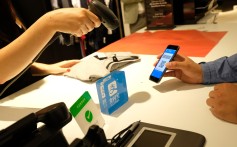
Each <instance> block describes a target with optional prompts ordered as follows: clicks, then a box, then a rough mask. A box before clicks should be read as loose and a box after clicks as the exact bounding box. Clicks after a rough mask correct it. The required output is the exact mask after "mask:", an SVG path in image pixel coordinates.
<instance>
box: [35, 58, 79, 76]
mask: <svg viewBox="0 0 237 147" xmlns="http://www.w3.org/2000/svg"><path fill="white" fill-rule="evenodd" d="M79 62H80V60H66V61H61V62H58V63H54V64H43V63H33V64H32V66H31V73H32V75H34V76H43V75H50V74H53V75H60V74H64V73H66V72H69V71H70V68H71V67H72V66H73V65H75V64H77V63H79Z"/></svg>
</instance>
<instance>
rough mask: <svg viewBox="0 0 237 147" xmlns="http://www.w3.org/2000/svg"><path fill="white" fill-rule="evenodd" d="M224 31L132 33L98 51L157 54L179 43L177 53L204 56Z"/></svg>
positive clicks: (221, 36)
mask: <svg viewBox="0 0 237 147" xmlns="http://www.w3.org/2000/svg"><path fill="white" fill-rule="evenodd" d="M225 34H226V32H203V31H197V30H164V31H156V32H144V33H134V34H131V35H129V36H127V37H124V38H122V39H120V40H118V41H116V42H114V43H111V44H109V45H108V46H106V47H104V48H102V49H101V50H99V52H132V53H134V54H151V55H158V54H160V53H162V52H163V51H164V49H165V48H166V47H167V45H169V44H174V45H179V46H180V50H179V53H180V54H183V55H186V56H193V57H205V56H206V55H207V54H208V53H209V52H210V51H211V49H212V48H213V47H215V45H216V44H217V43H218V42H219V41H220V40H221V39H222V38H223V37H224V35H225Z"/></svg>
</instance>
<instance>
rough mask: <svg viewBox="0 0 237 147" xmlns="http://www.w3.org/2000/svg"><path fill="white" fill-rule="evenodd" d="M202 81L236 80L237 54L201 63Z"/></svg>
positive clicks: (221, 81) (205, 82)
mask: <svg viewBox="0 0 237 147" xmlns="http://www.w3.org/2000/svg"><path fill="white" fill-rule="evenodd" d="M201 66H202V70H203V83H204V84H214V83H223V82H236V81H237V54H234V55H232V56H230V57H222V58H220V59H217V60H215V61H211V62H207V63H205V64H201Z"/></svg>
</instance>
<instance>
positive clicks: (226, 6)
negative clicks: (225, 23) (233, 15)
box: [217, 0, 237, 12]
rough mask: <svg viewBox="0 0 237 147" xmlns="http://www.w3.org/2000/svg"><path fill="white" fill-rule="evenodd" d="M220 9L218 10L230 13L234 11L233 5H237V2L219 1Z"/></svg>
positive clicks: (231, 0) (229, 0) (234, 0)
mask: <svg viewBox="0 0 237 147" xmlns="http://www.w3.org/2000/svg"><path fill="white" fill-rule="evenodd" d="M218 5H219V7H218V8H217V9H220V10H222V11H223V12H225V11H230V10H232V9H233V5H237V0H218Z"/></svg>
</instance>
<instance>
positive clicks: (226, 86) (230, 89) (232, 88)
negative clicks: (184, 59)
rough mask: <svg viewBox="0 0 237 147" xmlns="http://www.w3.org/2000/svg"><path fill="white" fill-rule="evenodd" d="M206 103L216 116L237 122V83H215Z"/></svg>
mask: <svg viewBox="0 0 237 147" xmlns="http://www.w3.org/2000/svg"><path fill="white" fill-rule="evenodd" d="M206 103H207V105H208V106H210V110H211V112H212V114H213V115H214V116H216V117H217V118H219V119H222V120H225V121H228V122H231V123H236V124H237V85H235V84H232V83H223V84H218V85H215V86H214V90H212V91H211V92H210V93H209V98H208V99H207V101H206Z"/></svg>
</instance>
